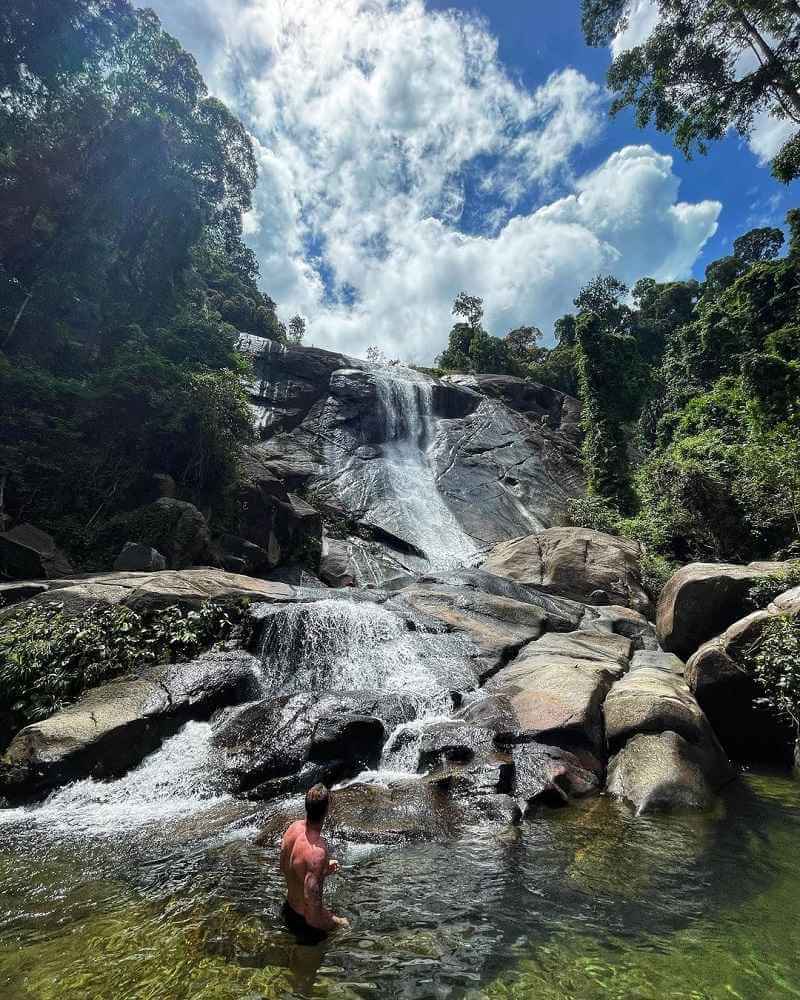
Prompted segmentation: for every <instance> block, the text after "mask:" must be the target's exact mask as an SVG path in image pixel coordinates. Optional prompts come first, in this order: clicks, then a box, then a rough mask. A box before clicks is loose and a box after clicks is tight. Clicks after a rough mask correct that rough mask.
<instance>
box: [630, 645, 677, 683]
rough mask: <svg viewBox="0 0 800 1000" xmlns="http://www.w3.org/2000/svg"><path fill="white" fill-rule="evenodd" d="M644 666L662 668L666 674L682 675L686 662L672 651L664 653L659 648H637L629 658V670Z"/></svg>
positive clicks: (653, 668) (639, 668) (655, 668)
mask: <svg viewBox="0 0 800 1000" xmlns="http://www.w3.org/2000/svg"><path fill="white" fill-rule="evenodd" d="M644 668H648V669H652V670H662V671H664V673H667V674H675V676H676V677H683V675H684V674H685V672H686V664H685V663H684V662H683V660H681V659H680V658H679V657H677V656H676V655H675V654H674V653H665V652H663V651H662V650H659V649H648V650H637V651H636V652H635V653H634V654H633V657H632V658H631V670H641V669H644Z"/></svg>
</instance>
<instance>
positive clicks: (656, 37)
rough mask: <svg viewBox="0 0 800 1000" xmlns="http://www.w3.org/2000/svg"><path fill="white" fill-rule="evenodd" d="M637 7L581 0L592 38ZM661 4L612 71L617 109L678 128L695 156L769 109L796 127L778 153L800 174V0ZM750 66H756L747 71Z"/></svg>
mask: <svg viewBox="0 0 800 1000" xmlns="http://www.w3.org/2000/svg"><path fill="white" fill-rule="evenodd" d="M629 6H630V5H629V3H628V0H583V4H582V7H583V29H584V34H585V36H586V40H587V42H588V43H589V44H590V45H598V46H606V45H608V44H609V43H610V41H611V39H612V38H613V37H614V35H615V34H616V32H617V30H618V28H619V25H620V23H624V20H625V17H626V15H627V13H628V11H629ZM657 6H658V20H657V22H656V25H655V27H654V29H653V31H652V32H651V33H650V35H649V36H648V37H647V38H646V39H645V40H644V41H643V42H641V43H640V44H639V45H636V46H634V47H633V48H630V49H627V50H626V51H623V52H621V53H620V54H619V55H618V56H617V57H616V58H615V59H614V62H613V63H612V65H611V68H610V69H609V72H608V83H609V86H610V88H611V90H612V91H614V92H615V94H616V97H615V100H614V102H613V104H612V108H611V110H612V114H616V113H618V112H619V111H621V110H622V109H624V108H627V107H633V108H635V110H636V123H637V124H638V125H639V126H640V127H645V126H647V125H649V124H651V123H652V124H653V125H655V127H656V128H657V129H658V130H659V131H661V132H669V133H671V134H672V135H673V137H674V139H675V142H676V143H677V145H678V147H679V148H680V149H681V150H683V152H684V153H686V154H687V155H691V153H692V151H693V150H695V149H698V150H700V151H701V152H705V151H706V148H707V145H708V143H709V142H710V141H713V140H717V139H721V138H722V137H723V136H724V135H725V134H726V132H727V131H728V129H729V128H735V129H736V130H737V131H738V132H739V134H740V135H743V136H749V135H750V132H751V130H752V128H753V125H754V122H755V120H756V117H757V115H759V114H760V113H762V112H765V111H768V112H769V113H770V114H771V115H772V116H774V117H775V118H777V119H779V120H781V121H783V122H786V123H788V124H789V125H790V126H791V127H792V130H793V133H794V134H793V135H792V137H791V138H790V139H789V140H788V141H787V142H786V143H785V145H784V146H783V148H782V149H781V150H780V151H779V152H778V154H777V156H776V157H775V158H774V160H773V163H772V171H773V174H774V175H775V176H776V177H777V178H778V179H779V180H782V181H785V182H788V181H789V180H792V179H793V178H794V177H797V176H798V175H800V133H798V131H797V130H798V127H800V60H798V58H797V50H798V45H799V44H800V6H798V4H797V3H794V2H792V3H787V2H786V0H737V2H736V3H719V2H717V0H695V2H692V3H687V2H686V0H657ZM753 55H755V57H756V58H755V59H752V56H753ZM743 57H744V59H743ZM746 64H751V65H752V68H751V69H749V70H748V71H747V72H744V73H743V72H742V67H743V65H746Z"/></svg>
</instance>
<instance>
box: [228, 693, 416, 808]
mask: <svg viewBox="0 0 800 1000" xmlns="http://www.w3.org/2000/svg"><path fill="white" fill-rule="evenodd" d="M415 715H416V709H415V706H414V704H413V702H412V701H411V700H410V699H406V698H404V697H402V696H400V695H391V694H383V693H381V692H374V691H372V692H370V691H336V692H323V693H319V694H314V693H307V694H306V693H304V694H298V695H293V696H287V695H284V696H280V697H276V698H269V699H267V700H265V701H262V702H258V703H257V704H254V705H249V706H246V707H245V708H243V709H241V710H240V711H239V712H237V713H236V714H235V715H233V716H232V717H230V718H228V719H226V720H224V721H223V722H222V724H221V725H220V727H219V728H218V729H217V731H216V732H215V733H214V736H213V740H212V742H213V745H214V747H215V748H216V749H217V751H218V752H219V754H220V768H221V772H222V778H223V784H224V786H225V787H227V788H228V789H230V790H231V791H234V792H239V793H241V792H246V793H248V795H249V797H251V798H259V799H268V798H273V797H275V796H276V795H279V794H282V793H285V792H296V791H304V790H305V789H306V788H308V787H310V786H311V785H312V784H315V783H316V782H317V781H326V782H327V783H329V784H330V783H333V782H334V781H338V780H341V779H342V778H344V777H351V776H353V775H355V774H357V773H358V772H359V771H361V770H363V769H364V768H369V767H375V766H376V764H377V763H378V760H379V758H380V754H381V749H382V747H383V743H384V740H385V738H386V735H387V733H389V732H391V731H392V729H394V728H395V727H396V726H398V725H399V724H400V723H402V722H408V721H410V720H411V719H413V718H414V717H415Z"/></svg>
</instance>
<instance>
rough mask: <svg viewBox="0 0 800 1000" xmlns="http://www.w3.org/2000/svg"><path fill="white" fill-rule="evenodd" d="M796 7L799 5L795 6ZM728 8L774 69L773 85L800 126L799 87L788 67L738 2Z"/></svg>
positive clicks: (731, 1)
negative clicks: (784, 98)
mask: <svg viewBox="0 0 800 1000" xmlns="http://www.w3.org/2000/svg"><path fill="white" fill-rule="evenodd" d="M795 6H797V5H796V4H795ZM728 7H729V8H730V9H731V10H732V11H733V12H734V14H735V15H736V18H737V20H738V21H739V23H740V24H741V25H742V27H743V28H744V30H745V31H746V32H747V36H748V38H750V40H751V42H752V45H753V48H755V49H756V50H757V51H759V52H760V53H761V55H762V56H763V57H764V59H765V61H766V63H767V65H768V66H769V67H770V68H771V69H772V73H773V85H774V86H775V87H776V88H777V89H778V90H779V91H780V92H781V94H783V95H784V96H785V97H786V98H787V100H788V101H789V103H790V104H791V109H788V108H787V109H786V111H787V113H788V115H789V117H790V118H791V119H792V120H793V121H795V122H797V123H798V124H799V125H800V91H798V89H797V87H796V86H795V85H794V83H793V81H792V78H791V77H790V76H789V73H788V71H787V69H786V67H785V66H784V64H783V63H782V62H781V60H780V59H779V58H778V57H777V56H776V55H775V52H774V51H773V50H772V48H771V46H770V45H769V43H768V42H767V40H766V38H764V36H763V35H762V34H761V32H760V31H759V30H758V28H757V27H756V26H755V24H753V22H752V21H751V20H750V19H749V18H748V17H747V15H746V14H745V13H744V11H743V10H742V9H741V7H740V6H739V3H738V0H728ZM781 104H782V106H783V107H785V105H783V102H781Z"/></svg>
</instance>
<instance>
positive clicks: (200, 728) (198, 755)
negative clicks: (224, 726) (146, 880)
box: [0, 722, 228, 836]
mask: <svg viewBox="0 0 800 1000" xmlns="http://www.w3.org/2000/svg"><path fill="white" fill-rule="evenodd" d="M210 736H211V725H210V724H209V723H207V722H189V723H187V724H186V725H185V726H184V727H183V729H181V731H180V732H179V733H177V735H175V736H173V737H172V738H171V739H168V740H166V741H165V742H164V744H163V746H162V747H161V748H160V749H159V750H158V751H156V753H154V754H152V755H151V756H150V757H147V758H146V759H145V760H144V761H143V762H142V763H141V764H140V765H139V767H137V768H135V769H134V770H133V771H129V772H128V774H126V775H125V776H124V777H122V778H120V779H118V780H117V781H95V780H94V779H92V778H86V779H84V780H83V781H76V782H73V784H71V785H65V786H64V787H63V788H60V789H58V791H56V792H53V793H52V794H51V795H50V796H49V797H48V798H47V799H46V801H45V802H43V803H42V804H41V805H39V806H29V807H23V808H20V809H1V810H0V824H3V825H4V824H8V823H14V824H20V823H22V824H36V825H37V826H44V827H47V829H48V831H50V832H57V833H61V834H65V835H77V834H80V835H94V836H104V835H112V834H115V833H118V832H120V831H126V830H127V831H134V830H137V829H139V828H141V827H144V826H147V825H149V824H151V823H159V824H160V823H164V822H166V821H169V820H175V819H180V818H181V817H185V816H191V815H193V814H195V813H197V812H198V811H201V810H204V809H208V808H210V807H211V806H213V805H215V804H217V803H218V802H220V801H222V800H223V798H227V797H228V796H219V795H217V793H216V792H215V791H214V789H213V787H212V785H211V783H210V777H211V775H212V774H213V768H212V766H211V755H212V751H211V747H210Z"/></svg>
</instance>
